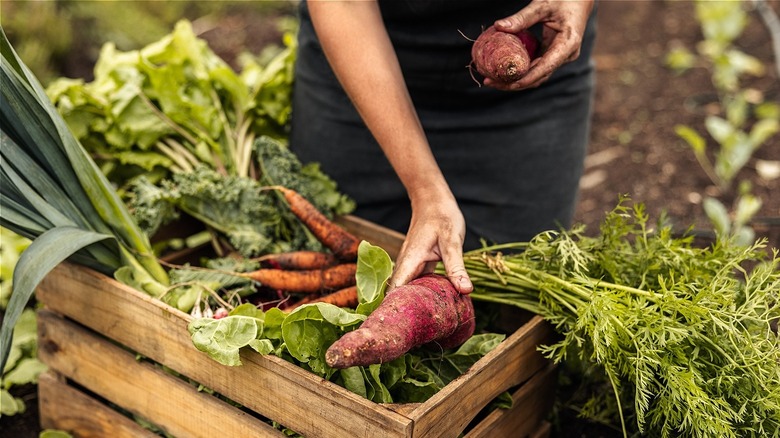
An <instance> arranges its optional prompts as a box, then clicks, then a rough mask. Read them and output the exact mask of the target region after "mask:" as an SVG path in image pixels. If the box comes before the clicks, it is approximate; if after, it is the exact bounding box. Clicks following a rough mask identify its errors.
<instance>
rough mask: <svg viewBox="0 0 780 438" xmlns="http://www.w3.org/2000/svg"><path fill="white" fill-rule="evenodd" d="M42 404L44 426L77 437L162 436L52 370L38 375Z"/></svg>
mask: <svg viewBox="0 0 780 438" xmlns="http://www.w3.org/2000/svg"><path fill="white" fill-rule="evenodd" d="M38 405H39V412H40V418H41V427H42V428H43V429H57V430H63V431H66V432H68V433H70V434H71V435H73V436H74V437H75V438H82V437H84V438H86V437H112V438H159V435H157V434H154V433H152V432H150V431H149V430H147V429H144V428H143V427H141V426H140V425H138V423H136V422H135V421H133V420H131V419H129V418H127V417H125V416H124V415H121V414H120V413H118V412H116V411H115V410H113V409H111V408H109V407H108V406H106V405H104V404H103V403H100V402H99V401H97V400H95V399H93V398H92V397H90V396H88V395H86V394H84V393H83V392H81V391H79V390H78V389H76V388H73V387H71V386H69V385H68V384H67V383H65V381H64V380H63V379H61V378H59V377H57V376H56V375H55V374H54V373H53V372H51V371H46V372H44V373H42V374H40V375H39V376H38Z"/></svg>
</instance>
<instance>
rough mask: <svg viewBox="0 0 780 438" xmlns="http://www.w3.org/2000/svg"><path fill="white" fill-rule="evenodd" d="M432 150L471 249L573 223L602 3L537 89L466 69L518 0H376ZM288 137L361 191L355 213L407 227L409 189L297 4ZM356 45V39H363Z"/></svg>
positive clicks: (301, 152)
mask: <svg viewBox="0 0 780 438" xmlns="http://www.w3.org/2000/svg"><path fill="white" fill-rule="evenodd" d="M380 6H381V8H382V14H383V18H384V20H385V24H386V26H387V29H388V33H389V35H390V38H391V40H392V42H393V46H394V47H395V50H396V52H397V55H398V58H399V61H400V63H401V68H402V71H403V74H404V78H405V80H406V83H407V87H408V88H409V92H410V94H411V96H412V100H413V101H414V104H415V107H416V108H417V111H418V115H419V117H420V120H421V122H422V125H423V127H424V129H425V133H426V135H427V138H428V141H429V143H430V146H431V149H432V150H433V153H434V155H435V157H436V160H437V162H438V164H439V166H440V167H441V169H442V171H443V172H444V176H445V177H446V179H447V182H448V183H449V185H450V188H451V189H452V191H453V193H454V194H455V196H456V198H457V199H458V202H459V205H460V207H461V209H462V211H463V214H464V216H465V218H466V227H467V236H466V245H465V248H466V249H471V248H475V247H478V246H480V239H485V240H486V241H487V242H488V243H505V242H517V241H526V240H528V239H530V238H531V237H533V236H534V235H535V234H536V233H538V232H540V231H544V230H548V229H557V228H559V227H561V226H569V225H570V223H571V220H572V216H573V212H574V207H575V203H576V198H577V189H578V184H579V179H580V176H581V173H582V165H583V159H584V155H585V151H586V148H587V140H588V136H589V127H590V126H589V125H590V111H591V100H592V93H593V80H594V79H593V68H592V64H591V56H590V55H591V51H592V47H593V40H594V37H595V30H594V24H595V23H594V22H595V13H594V14H593V17H592V19H591V23H589V26H588V31H587V34H586V37H585V41H584V43H583V47H582V53H581V56H580V58H579V59H578V60H577V61H575V62H572V63H569V64H566V65H565V66H563V67H562V68H560V69H559V70H558V71H557V72H556V73H555V74H554V75H553V76H552V77H551V78H550V80H549V81H548V82H546V83H545V84H544V85H542V86H541V87H539V88H536V89H532V90H525V91H521V92H504V91H498V90H494V89H491V88H488V87H480V86H479V85H478V84H477V83H476V82H475V81H474V79H472V77H471V74H470V73H469V70H468V68H467V66H468V64H469V63H470V61H471V44H472V42H471V41H469V40H468V39H466V38H465V37H464V35H465V36H466V37H469V38H471V39H474V38H476V37H477V36H478V35H479V33H480V32H481V30H482V28H484V27H487V26H489V25H490V24H492V23H493V21H495V20H496V19H498V18H502V17H505V16H507V15H510V14H512V13H514V12H517V10H519V8H521V7H522V6H523V3H522V2H517V1H498V2H490V1H485V0H470V1H452V0H447V1H444V0H433V1H399V0H395V1H393V0H388V1H384V2H383V1H380ZM300 12H301V17H300V18H301V27H300V31H299V37H298V38H299V52H298V59H297V62H296V66H295V84H294V89H293V112H292V132H291V136H290V146H291V148H292V149H293V151H294V152H295V153H296V154H297V155H298V156H299V157H300V158H301V160H302V161H303V162H319V163H320V165H321V167H322V170H323V171H324V172H325V173H326V174H328V175H329V176H331V177H332V178H333V179H334V180H335V181H336V182H337V183H338V185H339V189H340V190H341V191H343V192H344V193H346V194H348V195H349V196H351V197H352V198H353V199H355V201H356V203H357V210H356V211H355V214H356V215H357V216H359V217H362V218H365V219H368V220H370V221H372V222H375V223H378V224H381V225H384V226H387V227H389V228H392V229H395V230H397V231H400V232H406V231H407V227H408V225H409V220H410V217H411V209H410V206H409V199H408V196H407V194H406V191H405V190H404V187H403V186H402V185H401V183H400V181H399V179H398V177H397V176H396V174H395V172H394V171H393V169H392V168H391V167H390V164H389V163H388V161H387V159H386V158H385V156H384V154H383V152H382V150H381V148H380V147H379V145H378V144H377V143H376V141H375V140H374V138H373V137H372V136H371V133H370V132H369V131H368V129H367V128H366V127H365V125H364V124H363V121H362V120H361V118H360V116H359V115H358V113H357V111H356V110H355V109H354V107H353V106H352V104H351V102H350V101H349V98H348V97H347V96H346V94H345V93H344V91H343V89H342V88H341V86H340V85H339V83H338V81H337V80H336V78H335V76H334V74H333V72H332V70H331V69H330V66H329V65H328V63H327V60H326V59H325V57H324V55H323V53H322V49H321V47H320V45H319V42H318V40H317V37H316V35H315V32H314V29H313V27H312V24H311V20H310V19H309V16H308V11H307V8H306V4H305V2H304V3H302V5H301V11H300ZM355 50H360V44H359V42H356V43H355Z"/></svg>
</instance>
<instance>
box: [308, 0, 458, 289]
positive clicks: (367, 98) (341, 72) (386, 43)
mask: <svg viewBox="0 0 780 438" xmlns="http://www.w3.org/2000/svg"><path fill="white" fill-rule="evenodd" d="M308 7H309V13H310V15H311V19H312V22H313V24H314V29H315V31H316V32H317V36H318V37H319V40H320V43H321V45H322V48H323V51H324V52H325V56H326V57H327V59H328V61H329V63H330V64H331V67H332V68H333V71H334V72H335V74H336V77H337V78H338V79H339V81H340V82H341V84H342V86H343V87H344V90H345V91H346V92H347V95H349V97H350V99H351V100H352V102H353V104H354V105H355V107H356V109H357V111H358V113H359V114H360V116H361V117H362V119H363V121H364V122H365V123H366V126H367V127H368V129H369V130H370V131H371V133H372V134H373V136H374V138H375V139H376V140H377V142H378V143H379V145H380V146H381V148H382V150H383V152H384V153H385V155H386V156H387V158H388V160H389V162H390V164H391V165H392V166H393V169H394V170H395V172H396V173H397V174H398V177H399V178H400V180H401V183H402V184H403V185H404V187H405V188H406V191H407V193H408V195H409V199H410V201H411V206H412V219H411V223H410V226H409V230H408V232H407V235H406V240H405V242H404V244H403V246H402V248H401V252H400V254H399V256H398V258H397V260H396V262H397V263H396V269H395V272H394V273H393V277H392V279H391V284H392V285H401V284H405V283H407V282H408V281H410V280H412V279H413V278H415V277H416V276H418V275H420V274H421V273H423V272H430V271H432V270H433V268H434V267H435V265H436V263H437V262H438V261H440V260H441V261H442V262H443V263H444V267H445V270H446V272H447V275H448V277H449V278H450V281H452V283H453V284H454V285H455V287H456V288H457V289H458V290H459V291H460V292H462V293H469V292H471V290H472V288H473V287H472V284H471V281H470V280H469V278H468V274H467V273H466V270H465V268H464V264H463V239H464V236H465V227H466V225H465V220H464V218H463V214H462V213H461V211H460V208H459V207H458V205H457V202H456V200H455V197H454V196H453V195H452V192H451V191H450V188H449V186H448V184H447V181H446V180H445V179H444V175H443V174H442V172H441V170H440V169H439V166H438V164H437V163H436V160H435V158H434V156H433V154H432V153H431V150H430V147H429V145H428V141H427V139H426V137H425V132H424V131H423V128H422V125H421V124H420V120H419V118H418V117H417V112H416V110H415V108H414V105H413V103H412V100H411V97H410V96H409V92H408V90H407V88H406V84H405V82H404V79H403V75H402V74H401V68H400V65H399V63H398V58H397V56H396V53H395V50H394V49H393V46H392V44H391V42H390V38H389V37H388V35H387V30H386V29H385V27H384V23H383V21H382V16H381V12H380V10H379V5H378V4H377V3H376V1H371V0H365V1H318V0H309V2H308Z"/></svg>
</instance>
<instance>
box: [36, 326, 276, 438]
mask: <svg viewBox="0 0 780 438" xmlns="http://www.w3.org/2000/svg"><path fill="white" fill-rule="evenodd" d="M38 327H39V330H38V334H39V341H38V342H39V356H40V358H41V360H42V361H43V362H45V363H46V364H47V365H48V366H49V367H50V368H51V369H53V370H55V371H57V372H59V373H61V374H62V375H64V376H66V377H67V378H69V379H72V380H73V381H76V382H78V383H79V384H80V385H81V386H83V387H85V388H86V389H88V390H90V391H92V392H94V393H95V394H97V395H99V396H101V397H103V398H104V399H106V400H108V401H110V402H112V403H115V404H116V405H118V406H121V407H122V408H123V409H126V410H128V411H130V412H132V413H133V414H135V415H138V416H140V417H141V418H144V419H146V420H148V421H150V422H151V423H152V424H155V425H156V426H158V427H160V428H161V429H162V430H165V431H166V432H168V433H170V434H172V435H174V436H180V437H185V436H189V437H198V436H203V437H206V436H213V434H214V432H215V431H216V430H218V431H219V434H220V435H224V436H250V435H251V436H258V437H268V438H281V437H283V436H284V435H283V434H282V433H281V432H280V431H278V430H276V429H274V428H273V427H271V426H270V425H268V424H266V423H264V422H263V421H261V420H259V419H257V418H254V417H253V416H251V415H249V414H247V413H246V412H243V411H241V410H240V409H238V408H236V407H234V406H232V405H230V404H228V403H225V402H223V401H222V400H220V399H218V398H217V397H215V396H213V395H210V394H208V393H206V392H200V391H198V388H197V387H196V386H193V385H192V384H190V383H188V382H186V381H184V380H182V379H180V378H178V377H175V376H173V375H172V374H170V373H167V372H165V371H163V370H161V369H160V368H157V367H155V366H154V365H152V364H150V363H148V362H140V361H137V360H136V359H135V355H134V354H133V353H131V352H128V351H127V350H124V349H122V348H121V347H118V346H116V345H115V344H113V343H111V342H110V341H108V340H106V339H104V338H102V337H99V336H97V335H96V334H94V333H93V332H92V331H90V330H87V329H85V328H83V327H81V326H79V325H77V324H75V323H73V322H71V321H68V320H66V319H64V318H63V317H61V316H59V315H57V314H55V313H53V312H49V311H46V310H42V311H39V312H38ZM65 406H67V405H65ZM60 409H62V406H60Z"/></svg>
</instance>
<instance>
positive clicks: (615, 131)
mask: <svg viewBox="0 0 780 438" xmlns="http://www.w3.org/2000/svg"><path fill="white" fill-rule="evenodd" d="M770 5H771V6H772V7H773V8H774V9H775V10H776V11H780V1H777V0H774V1H771V2H770ZM693 7H694V4H693V2H669V1H645V2H624V1H601V2H600V4H599V6H598V8H599V11H598V16H599V34H598V38H597V43H596V49H595V62H596V69H597V87H596V98H595V106H594V117H593V124H592V140H591V142H590V151H589V157H588V160H587V162H586V171H585V174H584V176H583V179H582V184H581V195H580V200H579V204H578V207H577V211H576V216H575V220H576V221H577V222H580V223H583V224H585V225H586V226H587V229H588V230H590V231H589V232H595V231H596V230H597V229H598V225H599V223H600V221H601V219H602V218H603V216H604V213H605V212H606V211H609V210H611V209H612V208H613V207H614V206H615V205H616V203H617V200H618V196H619V195H621V194H627V195H629V196H630V197H631V199H632V200H633V201H635V202H641V203H643V204H645V206H646V209H647V212H648V213H649V214H650V216H651V218H655V219H657V218H659V217H661V215H662V214H664V213H665V214H666V215H667V216H668V218H669V220H670V221H671V222H672V223H673V224H674V226H675V227H676V228H677V229H679V230H681V231H682V230H686V229H688V228H689V227H693V229H694V230H695V231H696V232H698V233H700V234H702V235H704V236H705V237H708V236H711V233H712V226H711V225H710V222H709V221H708V219H707V217H706V216H705V214H704V212H703V209H702V199H703V197H705V196H714V197H717V198H718V199H721V200H722V201H723V202H724V203H726V205H730V203H731V202H732V201H733V199H734V196H735V194H734V193H733V192H726V193H723V192H721V191H720V190H718V189H717V188H716V186H715V185H714V184H713V183H712V181H711V180H710V179H709V178H708V177H707V174H706V173H705V172H704V171H703V170H702V168H701V166H700V165H699V163H698V162H697V161H696V158H695V156H694V155H693V152H692V151H691V150H690V148H689V147H688V146H687V145H686V144H684V143H683V141H682V140H680V139H679V138H678V137H677V135H676V134H675V131H674V128H675V126H676V125H677V124H685V125H688V126H691V127H694V128H695V129H697V130H698V131H699V132H704V128H703V121H704V117H705V116H706V115H708V114H713V113H717V111H718V108H717V105H716V101H717V96H716V95H715V89H714V87H713V86H712V82H711V79H710V72H709V70H707V69H706V68H703V67H698V68H694V69H692V70H690V71H688V72H686V73H685V74H683V75H675V74H674V73H673V72H671V71H670V70H669V69H667V68H666V67H664V58H665V56H666V53H667V51H668V50H669V49H670V48H671V47H673V46H674V45H683V46H685V47H688V48H690V49H692V50H695V45H696V43H697V42H698V41H700V40H701V39H702V36H701V33H700V30H699V28H698V25H697V22H696V21H695V20H694V18H693V13H694V12H693ZM262 20H266V21H267V20H269V17H267V16H252V15H247V14H243V15H236V16H227V17H225V18H223V19H222V21H220V22H219V23H218V24H217V25H212V26H210V27H209V29H210V30H208V31H206V32H204V33H203V36H204V38H206V39H207V40H208V41H209V43H210V44H211V45H212V47H213V48H214V50H215V51H217V53H219V54H220V55H222V56H223V57H224V58H225V59H226V60H227V61H228V62H234V61H235V57H236V55H237V53H238V52H240V51H241V50H242V49H244V48H248V49H250V50H251V49H254V48H259V47H262V46H263V45H264V42H265V41H270V40H272V39H274V38H278V37H279V35H278V33H273V32H269V31H268V29H269V26H261V25H258V23H261V22H262ZM751 20H752V22H751V24H750V25H749V26H748V27H747V28H746V30H745V32H744V33H743V35H742V36H741V37H740V38H739V40H738V43H739V46H740V48H741V49H742V50H743V51H744V52H746V53H748V54H751V55H753V56H755V57H757V58H759V59H761V60H764V61H765V62H766V64H767V72H766V75H765V76H763V77H760V78H752V79H750V80H747V81H745V82H744V83H743V85H745V86H749V87H751V88H753V89H754V90H756V92H757V93H761V94H762V95H763V98H764V99H765V100H766V101H774V102H778V101H780V81H778V73H777V71H775V70H773V69H772V62H771V61H768V60H773V59H774V54H773V52H772V46H771V43H770V35H769V33H768V31H767V29H766V27H765V26H764V25H763V24H762V23H761V22H760V21H758V19H757V16H756V15H751ZM250 23H251V24H250ZM71 67H72V68H73V71H79V69H78V68H76V67H74V66H71ZM82 67H83V66H82ZM90 68H91V67H90ZM80 71H89V69H83V68H82V69H81V70H80ZM710 145H714V143H712V142H710ZM758 160H766V161H774V162H777V161H778V160H780V135H775V136H774V137H773V139H772V140H771V141H769V142H768V143H766V144H764V145H763V146H762V148H761V149H759V150H757V151H756V152H755V154H754V157H753V158H752V159H751V160H750V162H749V163H748V165H747V166H746V167H745V168H744V169H743V171H742V172H740V174H739V175H738V178H737V180H747V181H750V182H751V184H752V190H753V193H754V194H755V195H756V196H758V197H759V198H760V199H761V200H762V201H763V205H762V207H761V210H760V211H759V213H758V214H757V215H756V219H755V220H754V221H753V223H752V225H753V227H754V229H755V231H756V234H757V236H758V237H766V238H767V239H769V246H770V247H774V248H780V196H778V195H777V193H780V178H775V179H768V178H761V177H759V176H758V173H757V171H756V165H757V163H758V162H759V161H758ZM15 395H16V396H18V397H23V398H24V399H25V402H26V403H27V406H28V411H27V412H26V413H25V414H21V415H16V416H12V417H3V418H2V419H0V429H2V430H3V432H4V433H3V435H4V436H7V437H18V438H27V437H36V436H38V433H39V431H40V428H39V426H38V417H37V406H36V403H37V398H36V395H35V388H34V387H30V386H25V387H21V388H16V389H15ZM564 417H565V416H564ZM561 424H565V425H566V430H560V431H558V433H557V435H559V436H566V437H579V436H582V437H602V436H615V433H614V432H613V431H610V430H608V429H603V428H598V427H596V426H594V425H589V424H585V423H583V422H579V421H575V420H574V419H573V418H564V421H562V422H561Z"/></svg>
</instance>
